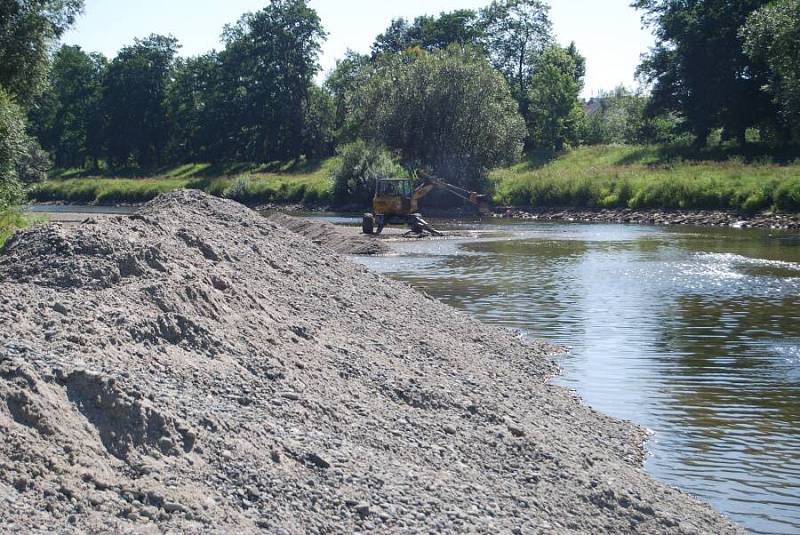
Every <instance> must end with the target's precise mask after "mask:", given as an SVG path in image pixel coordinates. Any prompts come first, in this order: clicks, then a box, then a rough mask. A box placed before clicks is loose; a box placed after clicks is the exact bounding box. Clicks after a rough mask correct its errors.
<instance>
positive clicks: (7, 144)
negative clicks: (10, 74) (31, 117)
mask: <svg viewBox="0 0 800 535" xmlns="http://www.w3.org/2000/svg"><path fill="white" fill-rule="evenodd" d="M25 142H26V139H25V115H24V114H23V112H22V109H21V108H20V107H19V106H18V105H17V104H16V103H15V102H14V100H13V99H12V98H11V96H10V95H9V94H8V93H7V92H6V91H5V90H4V89H3V88H2V86H0V213H2V212H3V211H5V210H6V209H8V207H9V206H12V205H14V204H17V203H18V202H20V200H21V199H22V186H21V184H20V182H19V178H18V173H17V164H18V163H19V161H20V160H21V159H22V158H23V155H24V153H25Z"/></svg>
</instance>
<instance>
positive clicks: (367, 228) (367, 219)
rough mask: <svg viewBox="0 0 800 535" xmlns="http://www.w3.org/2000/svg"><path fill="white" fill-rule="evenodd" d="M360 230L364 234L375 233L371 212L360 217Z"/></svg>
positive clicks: (373, 217)
mask: <svg viewBox="0 0 800 535" xmlns="http://www.w3.org/2000/svg"><path fill="white" fill-rule="evenodd" d="M361 231H362V232H363V233H364V234H374V233H375V216H373V215H372V214H364V217H362V218H361Z"/></svg>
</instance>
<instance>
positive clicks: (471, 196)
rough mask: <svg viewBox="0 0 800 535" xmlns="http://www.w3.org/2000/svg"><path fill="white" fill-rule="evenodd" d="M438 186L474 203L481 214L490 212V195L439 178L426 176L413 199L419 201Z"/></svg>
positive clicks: (415, 191)
mask: <svg viewBox="0 0 800 535" xmlns="http://www.w3.org/2000/svg"><path fill="white" fill-rule="evenodd" d="M436 188H441V189H444V190H447V191H449V192H450V193H452V194H453V195H455V196H456V197H458V198H460V199H463V200H465V201H467V202H469V203H471V204H474V205H475V206H477V207H478V211H479V212H480V213H481V214H486V213H488V212H489V196H488V195H482V194H480V193H477V192H475V191H468V190H465V189H464V188H459V187H458V186H454V185H453V184H448V183H447V182H444V181H442V180H439V179H438V178H431V177H429V178H426V179H425V181H424V182H423V183H422V184H420V185H419V186H418V187H417V189H415V190H414V193H413V194H412V196H413V199H414V200H415V201H418V200H420V199H422V198H423V197H425V196H426V195H428V194H429V193H430V192H432V191H433V190H434V189H436Z"/></svg>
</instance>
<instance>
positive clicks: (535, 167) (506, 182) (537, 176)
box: [490, 146, 800, 212]
mask: <svg viewBox="0 0 800 535" xmlns="http://www.w3.org/2000/svg"><path fill="white" fill-rule="evenodd" d="M490 178H491V180H492V182H493V183H494V185H495V188H496V193H495V197H496V201H497V202H500V203H503V204H512V205H516V206H531V207H576V208H633V209H639V208H664V209H722V210H739V211H744V212H757V211H762V210H766V209H777V210H785V211H800V161H797V162H794V163H788V164H776V163H771V162H769V161H763V160H762V161H753V162H746V161H745V160H743V159H742V158H739V157H726V158H725V159H724V160H721V161H710V160H704V159H702V158H699V159H698V158H695V159H687V158H685V157H683V156H681V155H680V153H671V152H668V151H665V150H664V148H663V147H622V146H598V147H584V148H580V149H576V150H574V151H571V152H569V153H566V154H564V155H561V156H559V157H557V158H555V159H552V160H550V161H543V159H542V158H541V157H539V156H537V157H532V158H531V159H529V160H527V161H525V162H522V163H519V164H517V165H515V166H512V167H510V168H505V169H498V170H496V171H494V172H493V173H491V176H490Z"/></svg>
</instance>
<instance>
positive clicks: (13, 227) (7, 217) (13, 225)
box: [0, 208, 33, 250]
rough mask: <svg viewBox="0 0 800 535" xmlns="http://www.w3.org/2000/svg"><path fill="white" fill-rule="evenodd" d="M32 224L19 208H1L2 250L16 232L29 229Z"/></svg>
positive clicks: (0, 234)
mask: <svg viewBox="0 0 800 535" xmlns="http://www.w3.org/2000/svg"><path fill="white" fill-rule="evenodd" d="M32 222H33V221H32V220H31V219H30V218H28V217H25V215H23V213H22V212H21V211H20V210H19V209H18V208H0V250H2V248H3V244H5V242H6V240H7V239H8V238H9V237H11V235H12V234H13V233H14V232H15V231H17V230H18V229H21V228H25V227H27V226H28V225H30V224H31V223H32Z"/></svg>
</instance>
